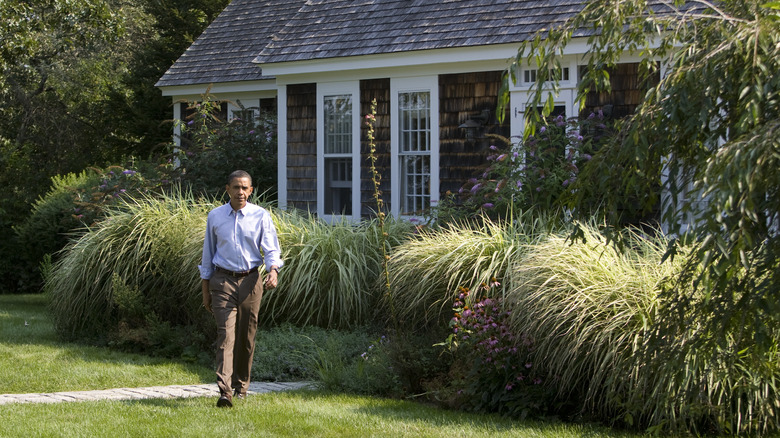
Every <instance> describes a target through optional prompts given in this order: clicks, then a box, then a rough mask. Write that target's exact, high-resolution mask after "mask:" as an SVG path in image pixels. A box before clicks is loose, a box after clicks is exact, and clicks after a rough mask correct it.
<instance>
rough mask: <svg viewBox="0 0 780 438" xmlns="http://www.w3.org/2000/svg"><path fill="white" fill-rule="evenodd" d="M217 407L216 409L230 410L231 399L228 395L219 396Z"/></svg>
mask: <svg viewBox="0 0 780 438" xmlns="http://www.w3.org/2000/svg"><path fill="white" fill-rule="evenodd" d="M217 407H218V408H232V407H233V397H232V396H231V395H230V394H222V395H221V396H219V400H217Z"/></svg>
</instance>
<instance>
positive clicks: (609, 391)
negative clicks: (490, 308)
mask: <svg viewBox="0 0 780 438" xmlns="http://www.w3.org/2000/svg"><path fill="white" fill-rule="evenodd" d="M583 230H584V236H585V239H584V241H580V240H578V241H575V242H572V241H570V240H567V237H566V236H565V235H559V236H551V237H550V238H549V239H547V240H546V241H544V242H540V243H539V244H537V245H536V246H535V247H534V248H533V250H532V251H530V252H529V253H528V256H527V257H525V258H523V259H522V260H517V263H516V264H515V265H514V266H513V267H512V269H511V272H510V275H509V279H508V282H509V283H510V286H509V290H508V293H507V295H508V298H507V300H508V302H510V303H511V306H512V307H513V308H514V309H518V310H519V311H516V312H513V313H512V320H511V322H510V326H511V327H512V331H513V332H516V333H525V334H527V335H528V336H530V337H532V338H533V339H534V340H535V342H536V349H535V350H534V352H533V354H532V356H533V359H534V361H535V362H536V363H539V364H543V366H544V367H545V369H546V370H547V371H548V374H549V376H551V377H554V379H553V381H552V382H551V383H553V384H554V385H555V386H556V387H557V388H558V390H559V391H560V393H561V394H562V395H565V396H575V397H582V399H583V403H584V406H585V408H586V409H588V410H594V411H597V412H600V413H602V414H605V415H607V416H611V415H614V414H615V412H616V411H618V409H617V407H618V405H619V404H620V402H619V401H620V400H623V399H625V395H626V394H627V393H628V390H629V388H628V387H629V386H630V385H631V383H630V382H631V378H632V376H635V375H636V374H637V373H641V372H643V371H644V370H642V369H641V363H640V362H638V361H637V360H636V357H637V354H638V353H639V352H640V350H641V348H642V345H643V342H644V339H645V336H646V335H647V334H648V333H649V331H650V330H652V327H653V321H654V319H655V318H656V317H657V314H656V310H657V308H658V305H659V299H658V291H659V288H660V284H661V283H662V282H663V281H664V279H666V278H668V277H669V276H670V275H673V274H674V273H675V272H676V270H677V269H678V265H679V263H680V262H679V259H675V261H674V262H666V263H661V260H662V257H663V254H664V251H665V249H666V246H665V241H664V240H663V239H661V238H658V237H652V236H651V237H645V236H640V235H638V234H632V235H631V238H630V239H631V242H632V244H633V245H632V247H631V248H630V249H628V250H626V251H624V252H620V251H618V250H616V249H615V248H613V247H610V246H606V245H605V240H604V238H603V237H602V236H601V235H599V234H598V232H597V231H596V229H595V228H594V227H588V226H584V227H583Z"/></svg>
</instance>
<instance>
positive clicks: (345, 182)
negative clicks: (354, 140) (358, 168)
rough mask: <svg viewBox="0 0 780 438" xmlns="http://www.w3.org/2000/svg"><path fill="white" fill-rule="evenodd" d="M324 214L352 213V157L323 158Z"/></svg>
mask: <svg viewBox="0 0 780 438" xmlns="http://www.w3.org/2000/svg"><path fill="white" fill-rule="evenodd" d="M324 210H325V214H347V215H348V214H351V213H352V158H326V159H325V209H324Z"/></svg>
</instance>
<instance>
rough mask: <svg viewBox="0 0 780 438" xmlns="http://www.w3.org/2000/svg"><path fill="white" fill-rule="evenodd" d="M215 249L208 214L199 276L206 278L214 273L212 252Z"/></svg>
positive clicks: (214, 251) (210, 219)
mask: <svg viewBox="0 0 780 438" xmlns="http://www.w3.org/2000/svg"><path fill="white" fill-rule="evenodd" d="M216 251H217V241H216V238H215V236H214V231H213V227H212V217H211V215H209V216H208V219H207V220H206V238H205V239H204V240H203V255H202V256H201V260H200V264H199V265H198V269H199V270H200V278H202V279H204V280H208V279H210V278H211V276H212V275H214V254H215V253H216Z"/></svg>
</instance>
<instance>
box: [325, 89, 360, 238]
mask: <svg viewBox="0 0 780 438" xmlns="http://www.w3.org/2000/svg"><path fill="white" fill-rule="evenodd" d="M335 95H350V96H352V153H351V156H352V211H351V212H350V213H349V214H346V215H344V216H342V215H332V214H325V118H324V117H323V114H324V111H325V106H324V104H323V100H324V99H325V96H335ZM317 216H318V217H320V218H322V219H324V220H325V221H327V222H330V223H334V222H340V221H343V220H348V221H353V222H356V221H359V220H360V82H358V81H350V82H329V83H318V84H317Z"/></svg>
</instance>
